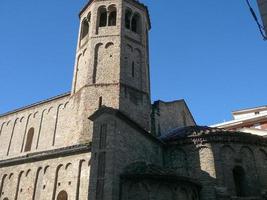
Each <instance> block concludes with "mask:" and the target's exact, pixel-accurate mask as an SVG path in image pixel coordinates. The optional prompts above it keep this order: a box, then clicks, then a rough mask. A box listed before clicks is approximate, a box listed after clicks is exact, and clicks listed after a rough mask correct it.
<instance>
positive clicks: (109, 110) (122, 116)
mask: <svg viewBox="0 0 267 200" xmlns="http://www.w3.org/2000/svg"><path fill="white" fill-rule="evenodd" d="M105 113H106V114H110V115H114V116H116V117H118V118H119V119H121V120H122V121H124V122H125V123H127V124H128V125H129V126H131V127H132V128H134V129H135V130H137V131H138V132H140V133H142V134H143V135H144V136H145V137H147V138H148V139H150V140H152V141H154V142H157V143H158V144H160V145H163V144H164V143H163V142H162V141H161V140H159V139H158V138H156V137H154V136H153V135H152V134H151V133H149V132H147V131H146V130H145V129H143V128H142V127H141V126H140V125H139V124H138V123H136V122H135V121H133V120H132V119H130V118H129V117H128V116H126V115H125V114H123V113H122V112H121V111H119V110H118V109H114V108H111V107H106V106H102V107H101V108H100V109H99V110H97V111H96V112H95V113H94V114H92V115H91V116H90V117H89V119H90V120H91V121H94V120H96V119H97V118H98V117H100V116H101V115H102V114H105Z"/></svg>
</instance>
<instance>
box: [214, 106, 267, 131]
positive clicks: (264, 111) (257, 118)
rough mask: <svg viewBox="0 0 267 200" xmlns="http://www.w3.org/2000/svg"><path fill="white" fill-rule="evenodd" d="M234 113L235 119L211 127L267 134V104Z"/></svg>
mask: <svg viewBox="0 0 267 200" xmlns="http://www.w3.org/2000/svg"><path fill="white" fill-rule="evenodd" d="M232 114H233V118H234V119H233V120H230V121H226V122H223V123H219V124H215V125H212V126H211V127H217V128H223V129H227V130H232V131H241V132H247V133H252V134H255V135H261V136H267V106H261V107H256V108H248V109H243V110H238V111H234V112H233V113H232Z"/></svg>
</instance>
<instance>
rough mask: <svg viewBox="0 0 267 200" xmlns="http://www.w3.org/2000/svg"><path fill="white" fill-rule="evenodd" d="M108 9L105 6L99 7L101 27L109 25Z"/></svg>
mask: <svg viewBox="0 0 267 200" xmlns="http://www.w3.org/2000/svg"><path fill="white" fill-rule="evenodd" d="M107 17H108V15H107V9H106V8H104V7H101V8H99V27H105V26H107Z"/></svg>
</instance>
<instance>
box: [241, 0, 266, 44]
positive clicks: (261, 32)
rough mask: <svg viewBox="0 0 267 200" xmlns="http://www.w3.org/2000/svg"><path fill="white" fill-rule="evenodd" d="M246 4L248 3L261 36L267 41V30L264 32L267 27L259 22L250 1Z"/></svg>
mask: <svg viewBox="0 0 267 200" xmlns="http://www.w3.org/2000/svg"><path fill="white" fill-rule="evenodd" d="M246 2H247V5H248V7H249V10H250V12H251V14H252V17H253V18H254V20H255V22H256V24H257V26H258V28H259V31H260V34H261V36H262V37H263V40H267V35H266V33H265V30H264V28H267V27H264V26H263V25H261V24H260V22H259V20H258V17H257V15H256V13H255V11H254V9H253V8H252V6H251V4H250V2H249V0H246Z"/></svg>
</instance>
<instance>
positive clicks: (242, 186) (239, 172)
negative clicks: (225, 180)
mask: <svg viewBox="0 0 267 200" xmlns="http://www.w3.org/2000/svg"><path fill="white" fill-rule="evenodd" d="M233 178H234V183H235V191H236V195H237V196H239V197H245V196H246V190H247V180H246V173H245V170H244V169H243V167H241V166H236V167H235V168H234V169H233Z"/></svg>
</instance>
